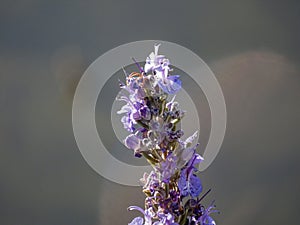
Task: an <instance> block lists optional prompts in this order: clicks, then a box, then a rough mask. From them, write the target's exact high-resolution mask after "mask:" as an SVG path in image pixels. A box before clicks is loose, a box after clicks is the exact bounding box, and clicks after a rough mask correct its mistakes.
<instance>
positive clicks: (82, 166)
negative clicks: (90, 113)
mask: <svg viewBox="0 0 300 225" xmlns="http://www.w3.org/2000/svg"><path fill="white" fill-rule="evenodd" d="M299 21H300V3H299V1H289V0H287V1H276V0H273V1H267V0H266V1H260V0H251V1H250V0H245V1H240V0H239V1H238V0H237V1H231V0H228V1H215V0H209V1H204V0H194V1H156V0H152V1H142V0H140V1H131V0H128V1H75V0H74V1H37V0H23V1H14V0H13V1H11V0H2V1H1V3H0V28H1V29H0V104H1V108H0V110H1V118H0V124H1V125H0V127H1V128H0V144H1V148H0V149H1V150H0V174H1V175H0V224H3V225H4V224H5V225H6V224H12V225H41V224H43V225H62V224H64V225H65V224H68V225H98V224H101V225H108V224H127V223H128V222H129V221H131V219H132V218H133V217H134V216H136V215H137V213H134V212H127V210H126V208H127V207H128V206H129V205H140V206H142V205H143V198H144V196H143V194H142V192H141V189H140V188H139V187H126V186H122V185H118V184H115V183H112V182H110V181H107V180H105V179H104V178H102V177H101V176H100V175H98V174H97V173H96V172H94V171H93V170H92V169H91V168H90V167H89V166H88V165H87V163H86V162H85V161H84V159H83V158H82V156H81V154H80V152H79V150H78V148H77V145H76V143H75V139H74V136H73V131H72V123H71V109H72V99H73V94H74V91H75V88H76V85H77V83H78V81H79V79H80V77H81V76H82V74H83V72H84V71H85V69H87V67H88V66H89V65H90V64H91V63H92V62H93V61H94V60H95V59H96V58H97V57H99V56H100V55H102V54H103V53H105V52H106V51H108V50H110V49H111V48H114V47H117V46H118V45H121V44H124V43H127V42H132V41H137V40H144V39H160V40H166V41H171V42H175V43H178V44H180V45H183V46H185V47H187V48H189V49H191V50H193V51H194V52H195V53H197V54H198V55H199V56H200V57H201V58H202V59H203V60H204V61H205V62H206V63H207V64H208V65H209V66H210V67H211V69H212V70H213V72H214V73H215V74H216V77H217V79H218V81H219V83H220V85H221V87H222V89H223V92H224V96H225V100H226V104H227V112H228V125H227V132H226V136H225V139H224V143H223V146H222V148H221V150H220V153H219V155H218V156H217V158H216V160H215V161H214V163H213V164H212V165H211V166H210V167H209V168H208V169H207V170H206V171H205V172H203V173H202V174H200V177H201V179H202V182H203V184H204V189H208V188H212V192H211V194H210V195H209V196H208V197H207V199H206V201H207V203H209V202H210V201H211V200H213V199H215V200H216V204H217V207H218V209H219V210H220V211H221V214H219V215H215V216H214V218H215V219H216V221H217V224H222V225H233V224H243V225H251V224H262V225H271V224H272V225H275V224H278V225H279V224H299V223H300V219H299V217H298V216H297V213H298V210H299V200H300V194H299V190H300V181H299V170H300V164H299V156H300V154H299V146H300V135H299V134H300V132H299V127H300V104H299V99H300V74H299V71H300V70H299V66H300V61H299V59H300V51H299V40H300V29H299V28H300V27H299ZM147 54H148V52H147V53H145V56H146V55H147ZM129 57H131V56H129ZM189 85H191V86H189ZM184 86H185V88H186V89H189V88H191V89H192V83H191V82H186V83H184ZM116 88H118V87H117V86H116ZM112 89H113V88H111V89H110V90H112ZM113 93H115V91H113V90H112V93H111V95H113ZM192 93H198V92H192ZM109 94H110V93H109V92H107V93H106V95H107V96H109ZM199 95H200V96H202V95H201V94H199ZM199 99H203V96H202V98H199ZM203 102H205V101H203ZM204 105H205V104H204ZM203 107H204V106H203ZM205 107H207V105H205ZM101 109H103V106H101V104H100V105H99V104H98V105H97V123H98V124H97V125H98V129H99V131H101V130H102V132H103V131H105V129H106V126H109V124H108V125H107V124H105V123H104V121H107V119H106V117H105V115H104V114H103V113H102V110H101ZM186 110H188V109H186ZM205 112H206V113H205ZM206 119H209V110H204V112H203V114H202V115H201V116H200V120H202V121H205V120H206ZM102 122H103V124H102ZM204 124H206V125H205V126H204V127H203V131H201V132H203V136H204V138H203V142H205V137H207V135H208V133H209V123H205V122H204ZM103 135H104V136H103V138H104V139H107V142H108V145H111V146H112V147H111V148H112V149H113V146H114V143H113V142H114V141H112V140H115V139H111V138H112V137H110V136H109V135H107V136H105V132H104V134H103ZM115 154H120V155H121V156H119V157H121V158H122V157H123V158H124V156H122V153H121V152H116V153H115ZM127 156H128V157H131V154H128V153H126V157H127ZM124 160H126V159H124Z"/></svg>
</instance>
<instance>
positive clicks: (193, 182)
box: [178, 149, 203, 198]
mask: <svg viewBox="0 0 300 225" xmlns="http://www.w3.org/2000/svg"><path fill="white" fill-rule="evenodd" d="M192 150H193V152H194V154H193V156H192V157H191V158H190V160H189V162H188V164H187V166H186V168H184V169H183V170H181V173H180V178H179V180H178V188H179V190H180V194H181V195H182V196H183V197H185V196H188V195H190V196H192V197H193V198H195V197H198V195H199V194H200V193H201V192H202V184H201V181H200V179H199V177H197V176H196V175H195V174H194V172H195V171H196V168H195V164H198V163H199V162H201V161H202V160H203V158H202V157H201V156H200V155H199V154H197V153H195V149H192Z"/></svg>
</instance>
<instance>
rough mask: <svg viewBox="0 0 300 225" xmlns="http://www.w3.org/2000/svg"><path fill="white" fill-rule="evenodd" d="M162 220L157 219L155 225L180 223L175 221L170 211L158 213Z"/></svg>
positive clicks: (176, 224) (175, 224)
mask: <svg viewBox="0 0 300 225" xmlns="http://www.w3.org/2000/svg"><path fill="white" fill-rule="evenodd" d="M158 217H159V218H160V221H156V222H155V223H153V225H179V224H178V223H175V222H174V216H173V215H172V214H170V213H167V214H163V213H161V214H158Z"/></svg>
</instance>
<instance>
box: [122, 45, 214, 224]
mask: <svg viewBox="0 0 300 225" xmlns="http://www.w3.org/2000/svg"><path fill="white" fill-rule="evenodd" d="M154 48H155V50H154V52H152V53H151V54H150V55H149V56H148V57H147V59H146V63H145V66H144V68H142V67H141V66H140V65H139V64H138V63H136V64H137V66H138V67H139V70H140V71H139V72H133V73H131V74H127V73H126V71H125V70H124V72H125V74H126V83H122V82H120V87H121V88H123V89H125V90H126V91H128V93H129V94H128V95H124V94H122V95H120V96H118V97H117V99H118V100H121V101H125V102H126V104H125V105H124V106H123V107H122V108H121V110H120V111H119V112H118V113H119V114H124V115H123V117H122V119H121V121H122V123H123V125H124V128H125V129H127V130H128V131H130V132H131V134H130V135H128V136H127V137H126V139H125V140H124V144H125V145H126V147H128V148H129V149H132V150H133V151H134V155H135V156H136V157H142V156H143V157H145V158H146V159H147V161H148V162H149V163H150V164H151V165H152V167H153V170H152V171H151V172H150V174H147V173H145V174H144V176H143V178H142V179H141V184H142V186H143V192H144V193H145V195H146V199H145V209H142V208H140V207H137V206H130V207H129V208H128V209H129V210H138V211H140V212H141V213H142V214H143V215H144V218H142V217H136V218H135V219H133V220H132V222H131V223H129V225H152V224H153V225H179V224H180V225H186V224H199V225H215V224H216V223H215V221H214V220H213V219H212V218H211V217H210V213H212V212H216V210H215V209H214V207H215V206H214V205H213V203H212V204H211V205H210V206H209V207H207V208H205V207H204V206H203V205H202V203H201V200H202V199H203V198H204V197H205V196H206V195H207V194H208V192H209V191H210V190H209V191H207V192H206V193H205V194H203V195H202V196H201V197H200V194H201V192H202V184H201V181H200V179H199V178H198V176H197V175H196V172H197V167H196V165H197V164H198V163H200V162H201V161H202V160H203V158H202V157H201V156H200V155H199V154H197V153H196V148H197V146H198V144H196V145H193V142H194V139H195V138H196V137H197V132H195V133H194V134H193V135H192V136H191V137H189V138H187V139H186V140H182V136H183V131H182V130H181V129H178V128H177V126H178V123H179V122H180V121H181V120H182V118H183V116H184V115H185V112H184V111H183V110H181V109H180V108H179V104H178V103H177V102H176V101H175V96H173V98H172V99H171V100H168V96H169V95H174V94H176V93H177V92H178V91H179V90H180V89H181V81H180V79H179V76H178V75H170V72H171V71H172V69H171V68H170V62H169V60H168V59H167V58H166V57H165V56H164V55H159V54H158V49H159V45H155V46H154Z"/></svg>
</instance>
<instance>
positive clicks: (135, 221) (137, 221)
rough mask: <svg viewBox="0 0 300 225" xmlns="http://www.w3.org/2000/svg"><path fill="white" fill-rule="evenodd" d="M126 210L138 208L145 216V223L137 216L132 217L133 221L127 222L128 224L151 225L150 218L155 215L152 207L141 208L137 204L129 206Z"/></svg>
mask: <svg viewBox="0 0 300 225" xmlns="http://www.w3.org/2000/svg"><path fill="white" fill-rule="evenodd" d="M128 210H138V211H140V212H141V213H143V214H144V218H145V223H143V222H144V220H143V218H141V217H137V218H135V219H133V221H132V222H131V223H129V224H128V225H152V218H153V217H154V216H155V213H154V211H153V209H152V208H149V209H147V210H143V209H142V208H140V207H138V206H129V207H128Z"/></svg>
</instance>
